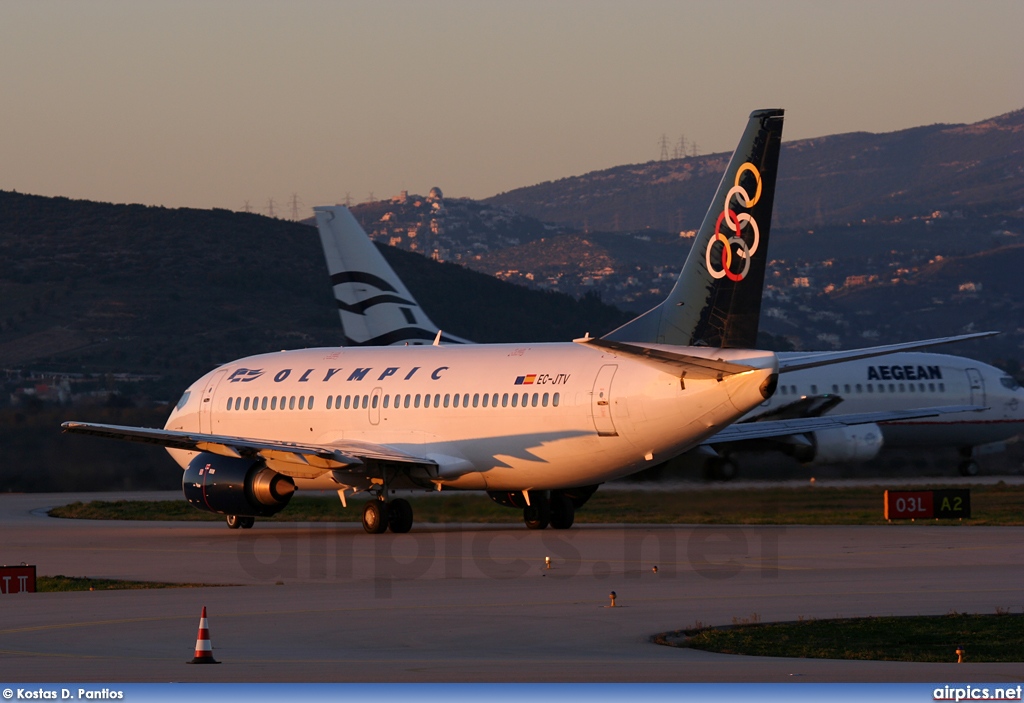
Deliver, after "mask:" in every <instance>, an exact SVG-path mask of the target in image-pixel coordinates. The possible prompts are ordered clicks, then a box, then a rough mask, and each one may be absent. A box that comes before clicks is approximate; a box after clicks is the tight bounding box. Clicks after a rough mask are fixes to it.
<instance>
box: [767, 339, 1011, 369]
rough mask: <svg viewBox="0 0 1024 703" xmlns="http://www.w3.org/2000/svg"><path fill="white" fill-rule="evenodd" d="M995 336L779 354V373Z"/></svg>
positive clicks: (926, 340)
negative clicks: (846, 349)
mask: <svg viewBox="0 0 1024 703" xmlns="http://www.w3.org/2000/svg"><path fill="white" fill-rule="evenodd" d="M997 334H1000V333H999V332H974V333H971V334H960V335H956V336H953V337H936V338H935V339H922V340H919V341H916V342H902V343H900V344H885V345H882V346H880V347H865V348H863V349H850V350H848V351H835V352H808V353H806V354H800V353H797V354H780V355H779V373H786V372H788V371H802V370H803V369H813V368H815V367H816V366H829V365H831V364H838V363H839V362H841V361H855V360H857V359H870V358H871V357H874V356H885V355H886V354H894V353H896V352H904V351H911V350H914V349H923V348H924V347H933V346H936V345H939V344H952V343H953V342H963V341H966V340H968V339H982V338H983V337H993V336H995V335H997Z"/></svg>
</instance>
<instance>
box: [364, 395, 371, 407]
mask: <svg viewBox="0 0 1024 703" xmlns="http://www.w3.org/2000/svg"><path fill="white" fill-rule="evenodd" d="M369 406H370V396H368V395H364V396H363V410H366V408H368V407H369Z"/></svg>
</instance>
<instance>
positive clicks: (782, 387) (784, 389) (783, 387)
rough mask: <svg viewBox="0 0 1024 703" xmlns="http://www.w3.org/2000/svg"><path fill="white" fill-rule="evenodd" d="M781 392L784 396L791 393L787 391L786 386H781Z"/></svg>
mask: <svg viewBox="0 0 1024 703" xmlns="http://www.w3.org/2000/svg"><path fill="white" fill-rule="evenodd" d="M779 391H780V392H781V393H782V395H789V391H787V390H786V387H785V386H779Z"/></svg>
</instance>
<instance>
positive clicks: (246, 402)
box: [242, 398, 249, 410]
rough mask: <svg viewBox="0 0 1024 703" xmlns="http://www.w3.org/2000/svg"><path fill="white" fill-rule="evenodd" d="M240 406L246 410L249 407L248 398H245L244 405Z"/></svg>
mask: <svg viewBox="0 0 1024 703" xmlns="http://www.w3.org/2000/svg"><path fill="white" fill-rule="evenodd" d="M242 407H243V409H244V410H248V409H249V399H248V398H246V399H245V405H244V406H242Z"/></svg>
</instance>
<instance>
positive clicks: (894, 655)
mask: <svg viewBox="0 0 1024 703" xmlns="http://www.w3.org/2000/svg"><path fill="white" fill-rule="evenodd" d="M1022 628H1024V615H1019V614H1014V615H1011V614H1008V613H1003V612H998V614H995V615H964V614H959V613H950V614H949V615H941V616H934V617H879V618H850V619H841V620H804V621H801V622H792V623H763V624H747V625H738V626H734V627H728V628H720V629H719V628H707V629H696V630H683V631H679V632H674V633H666V634H665V635H661V636H659V637H658V638H656V641H658V642H661V643H663V644H673V645H675V646H679V647H691V648H693V649H701V650H705V651H708V652H720V653H722V654H745V655H749V656H759V657H801V658H808V659H869V660H875V661H905V662H955V661H956V659H957V656H956V650H957V648H958V647H961V646H962V647H963V649H964V652H965V657H964V661H966V662H1024V637H1021V632H1022ZM683 636H685V639H681V637H683Z"/></svg>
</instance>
